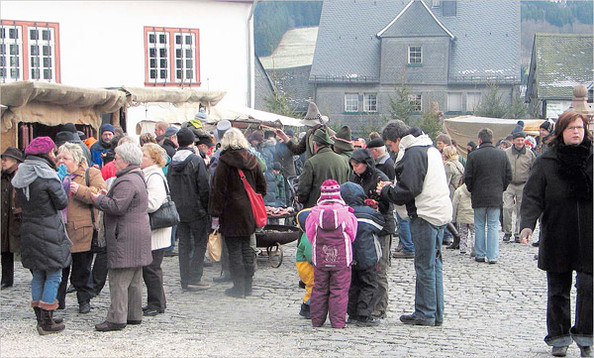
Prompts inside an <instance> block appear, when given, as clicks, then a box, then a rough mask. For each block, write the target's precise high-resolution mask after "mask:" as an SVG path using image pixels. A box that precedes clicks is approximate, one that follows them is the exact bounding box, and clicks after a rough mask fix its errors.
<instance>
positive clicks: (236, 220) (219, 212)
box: [208, 149, 266, 237]
mask: <svg viewBox="0 0 594 358" xmlns="http://www.w3.org/2000/svg"><path fill="white" fill-rule="evenodd" d="M238 169H241V170H242V171H243V173H244V175H245V178H246V180H247V182H248V183H249V184H250V186H251V187H252V189H253V190H254V191H255V192H256V193H259V194H262V195H263V196H265V195H266V179H264V175H263V174H262V170H261V169H260V165H259V164H258V160H257V159H256V157H255V156H254V155H252V154H251V153H249V152H248V150H247V149H227V150H225V151H223V152H222V153H221V155H220V157H219V164H218V165H217V169H216V171H215V173H214V176H213V178H212V190H211V192H210V201H209V209H208V211H209V213H210V214H211V215H212V216H213V217H218V218H219V226H220V229H219V230H220V232H221V234H222V235H223V236H225V237H247V236H250V235H251V234H253V233H254V232H255V231H256V221H255V220H254V215H253V214H252V206H251V204H250V201H249V198H248V195H247V193H246V191H245V187H244V185H243V181H242V180H241V177H240V176H239V171H238Z"/></svg>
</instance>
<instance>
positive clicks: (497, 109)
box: [474, 83, 507, 118]
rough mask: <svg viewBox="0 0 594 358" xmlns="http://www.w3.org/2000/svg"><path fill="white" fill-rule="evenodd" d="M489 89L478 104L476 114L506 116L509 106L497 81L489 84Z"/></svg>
mask: <svg viewBox="0 0 594 358" xmlns="http://www.w3.org/2000/svg"><path fill="white" fill-rule="evenodd" d="M487 87H488V88H489V91H488V92H487V94H485V95H483V96H482V98H481V101H480V102H479V104H478V106H476V108H475V109H474V115H475V116H479V117H490V118H505V116H506V115H507V108H506V107H507V106H506V104H505V103H504V101H503V94H501V93H500V92H499V86H497V84H496V83H490V84H489V85H487Z"/></svg>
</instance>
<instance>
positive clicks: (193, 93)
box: [119, 86, 226, 108]
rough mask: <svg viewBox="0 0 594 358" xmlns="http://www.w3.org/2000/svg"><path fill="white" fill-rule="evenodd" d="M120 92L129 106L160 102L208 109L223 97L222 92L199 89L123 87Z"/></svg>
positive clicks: (223, 93)
mask: <svg viewBox="0 0 594 358" xmlns="http://www.w3.org/2000/svg"><path fill="white" fill-rule="evenodd" d="M119 89H121V90H122V91H124V92H125V93H126V94H128V103H129V104H130V105H131V106H135V105H139V104H142V103H150V102H160V103H173V104H176V105H177V104H180V105H181V104H184V103H189V102H191V103H202V104H203V105H204V106H205V107H207V108H209V107H212V106H216V104H217V103H219V101H220V100H221V99H223V97H225V93H226V92H224V91H208V90H205V89H201V88H152V87H151V88H143V87H125V86H122V87H121V88H119Z"/></svg>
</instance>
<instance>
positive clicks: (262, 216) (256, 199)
mask: <svg viewBox="0 0 594 358" xmlns="http://www.w3.org/2000/svg"><path fill="white" fill-rule="evenodd" d="M237 170H238V171H239V176H240V177H241V181H242V182H243V186H244V187H245V191H246V192H247V195H248V198H249V199H250V204H251V206H252V214H253V215H254V220H255V221H256V227H264V226H265V225H266V223H267V222H268V215H266V208H265V206H264V198H262V194H258V193H256V192H255V191H254V189H252V186H251V185H250V183H248V181H247V180H246V179H245V175H244V174H243V171H242V170H241V169H237Z"/></svg>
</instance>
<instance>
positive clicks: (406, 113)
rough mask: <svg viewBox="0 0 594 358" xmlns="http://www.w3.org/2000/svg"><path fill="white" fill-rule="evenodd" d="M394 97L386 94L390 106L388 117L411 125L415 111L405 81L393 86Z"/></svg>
mask: <svg viewBox="0 0 594 358" xmlns="http://www.w3.org/2000/svg"><path fill="white" fill-rule="evenodd" d="M394 94H395V97H394V98H393V97H392V96H388V98H389V103H390V108H389V109H388V112H389V113H390V119H400V120H401V121H403V122H404V123H406V124H407V125H409V126H410V125H413V124H412V123H413V122H414V121H413V114H414V113H415V105H414V104H413V103H411V102H410V95H411V92H410V89H409V88H408V86H407V85H406V83H405V82H402V84H401V85H400V86H398V85H396V86H395V87H394Z"/></svg>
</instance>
